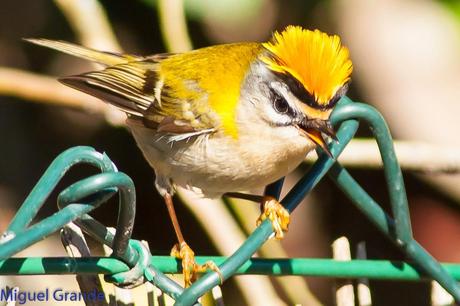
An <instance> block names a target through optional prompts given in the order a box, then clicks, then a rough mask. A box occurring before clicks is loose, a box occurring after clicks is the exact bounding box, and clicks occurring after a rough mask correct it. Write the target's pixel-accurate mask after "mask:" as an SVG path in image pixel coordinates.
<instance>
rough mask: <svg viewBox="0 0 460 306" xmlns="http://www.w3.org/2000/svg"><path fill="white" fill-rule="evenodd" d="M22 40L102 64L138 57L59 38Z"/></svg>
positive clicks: (106, 64)
mask: <svg viewBox="0 0 460 306" xmlns="http://www.w3.org/2000/svg"><path fill="white" fill-rule="evenodd" d="M24 40H25V41H28V42H30V43H33V44H36V45H40V46H44V47H48V48H51V49H55V50H58V51H61V52H64V53H67V54H70V55H73V56H76V57H80V58H83V59H86V60H89V61H92V62H96V63H99V64H102V65H104V66H114V65H118V64H124V63H127V62H130V61H135V60H138V59H139V58H138V57H136V56H134V55H124V54H118V53H112V52H105V51H98V50H94V49H90V48H86V47H82V46H79V45H75V44H72V43H68V42H65V41H61V40H50V39H43V38H38V39H36V38H25V39H24Z"/></svg>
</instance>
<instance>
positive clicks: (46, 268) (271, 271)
mask: <svg viewBox="0 0 460 306" xmlns="http://www.w3.org/2000/svg"><path fill="white" fill-rule="evenodd" d="M196 260H197V263H198V264H204V263H205V262H206V261H209V260H212V261H213V262H215V263H216V264H219V265H220V264H222V263H224V262H225V260H227V257H223V256H197V257H196ZM150 262H155V266H156V267H157V268H158V270H159V271H161V272H162V273H167V274H170V273H171V274H176V273H181V271H180V269H179V266H180V265H178V262H177V260H176V259H175V258H173V257H170V256H151V258H150ZM442 266H443V267H444V269H446V271H448V273H449V274H450V275H451V276H452V277H453V278H455V279H456V280H458V281H460V265H459V264H452V263H443V264H442ZM129 269H130V268H129V266H128V265H126V264H125V263H124V262H123V261H121V260H118V259H116V258H112V257H86V258H69V257H28V258H10V259H5V260H0V275H47V274H76V273H77V274H94V273H97V274H105V275H110V274H115V273H121V272H127V271H129ZM248 274H250V275H275V276H282V275H284V276H288V275H300V276H317V277H333V278H369V279H384V280H401V281H420V280H431V278H430V277H427V276H426V274H425V273H424V272H423V270H422V269H420V268H419V266H418V265H416V264H414V263H408V262H403V261H391V260H351V261H337V260H333V259H323V258H273V259H262V258H251V259H250V260H248V261H247V262H245V263H244V264H243V265H242V266H241V267H239V268H238V269H237V270H236V273H235V275H248Z"/></svg>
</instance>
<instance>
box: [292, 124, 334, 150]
mask: <svg viewBox="0 0 460 306" xmlns="http://www.w3.org/2000/svg"><path fill="white" fill-rule="evenodd" d="M299 127H300V128H301V129H302V131H303V132H304V133H305V134H306V135H307V137H308V138H310V139H311V140H312V141H313V142H314V143H316V144H317V145H318V146H320V147H321V148H322V149H323V151H324V152H326V153H327V155H329V157H331V158H332V157H333V156H332V153H331V151H330V150H329V148H328V146H327V143H326V140H325V139H324V137H323V134H325V135H327V136H329V137H331V138H332V139H334V140H335V141H337V136H336V134H335V131H334V128H333V127H332V125H331V123H330V122H329V120H322V119H306V118H305V119H304V120H303V121H302V122H301V123H300V124H299Z"/></svg>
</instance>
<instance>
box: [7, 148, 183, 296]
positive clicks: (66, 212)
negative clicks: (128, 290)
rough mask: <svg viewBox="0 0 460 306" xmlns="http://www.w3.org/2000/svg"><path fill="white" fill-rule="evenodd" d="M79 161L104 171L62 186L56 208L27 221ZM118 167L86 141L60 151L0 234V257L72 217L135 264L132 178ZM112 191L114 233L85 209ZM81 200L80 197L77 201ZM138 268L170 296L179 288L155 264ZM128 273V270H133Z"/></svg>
mask: <svg viewBox="0 0 460 306" xmlns="http://www.w3.org/2000/svg"><path fill="white" fill-rule="evenodd" d="M78 163H87V164H90V165H93V166H96V167H97V168H99V170H100V171H102V172H103V173H100V174H96V175H93V176H91V177H88V178H85V179H83V180H80V181H78V182H76V183H74V184H72V185H71V186H69V187H67V188H66V189H64V190H63V191H62V192H61V193H60V194H59V196H58V206H59V208H60V210H59V211H58V212H56V213H55V214H53V215H51V216H49V217H47V218H45V219H43V220H40V221H39V222H38V223H36V224H34V225H32V226H30V227H28V226H29V224H30V222H31V221H32V219H33V218H34V217H35V215H36V213H37V212H38V210H39V209H40V208H41V207H42V206H43V205H44V203H45V201H46V199H47V198H48V196H49V195H50V194H51V192H52V190H53V189H54V188H55V187H56V185H57V183H58V182H59V181H60V180H61V179H62V177H63V176H64V175H65V173H66V172H67V171H68V170H69V169H70V168H71V167H72V166H74V165H75V164H78ZM117 171H118V170H117V168H116V166H115V165H114V164H113V163H112V162H111V161H110V159H109V158H108V157H107V156H106V155H105V154H100V153H98V152H96V151H95V150H94V149H93V148H90V147H75V148H71V149H68V150H66V151H64V152H63V153H61V154H60V155H59V156H58V157H56V159H55V160H54V161H53V162H52V163H51V165H50V166H49V167H48V169H47V170H46V171H45V173H44V174H43V176H42V177H41V178H40V180H39V181H38V183H37V185H36V186H35V187H34V188H33V190H32V191H31V193H30V194H29V196H28V197H27V198H26V200H25V201H24V203H23V204H22V206H21V207H20V209H19V210H18V212H17V213H16V215H15V217H14V218H13V221H12V222H11V224H10V226H9V227H8V229H7V231H6V232H5V233H4V234H3V235H2V237H1V238H0V258H8V257H10V256H12V255H13V254H15V253H17V252H19V251H21V250H22V249H24V248H26V247H28V246H30V245H32V244H33V243H35V242H37V241H39V240H41V239H44V238H45V237H47V236H48V235H50V234H51V233H54V232H56V231H58V230H59V229H60V228H62V227H63V226H64V225H65V224H67V223H69V222H71V221H76V223H78V224H79V225H80V226H81V227H82V229H84V230H85V229H86V230H87V233H89V234H90V235H91V236H92V237H94V238H96V239H97V240H98V241H100V242H102V243H105V244H107V245H109V246H110V247H111V248H112V249H114V256H116V257H117V258H120V259H123V260H124V262H125V263H127V264H128V265H130V266H131V267H134V268H135V267H136V264H137V263H138V260H139V259H140V258H139V254H138V252H137V251H136V250H134V249H133V247H131V244H128V242H129V240H130V238H131V233H132V229H133V226H134V217H135V207H136V201H135V188H134V183H133V182H132V180H131V178H129V177H128V176H127V175H126V174H124V173H121V172H117ZM117 192H119V194H120V196H119V210H118V221H117V229H116V233H115V236H114V235H113V234H111V233H109V232H108V230H107V228H106V227H105V226H104V225H102V224H100V223H99V222H97V221H96V220H94V219H93V218H91V217H90V216H89V215H87V213H89V212H90V211H91V210H93V209H94V208H96V207H98V206H99V205H101V204H102V203H104V202H106V201H107V200H108V199H109V198H110V197H111V196H113V195H114V194H115V193H117ZM80 201H84V203H78V202H80ZM134 268H133V269H134ZM144 270H145V272H144ZM142 273H145V274H148V275H150V276H151V275H155V279H154V280H153V283H154V284H155V285H157V287H158V288H160V289H161V290H163V291H164V292H165V293H167V294H170V295H171V296H173V297H175V296H177V295H178V294H180V293H181V292H182V290H183V289H182V287H180V286H179V285H178V284H177V283H175V282H174V281H173V280H170V279H169V278H168V277H166V276H165V275H164V274H163V273H161V271H158V270H157V269H156V268H155V267H148V268H144V269H143V271H142ZM127 275H128V274H127ZM129 275H131V276H132V275H134V273H131V274H129ZM140 276H142V274H141V275H140ZM150 280H152V279H150ZM133 281H134V280H133Z"/></svg>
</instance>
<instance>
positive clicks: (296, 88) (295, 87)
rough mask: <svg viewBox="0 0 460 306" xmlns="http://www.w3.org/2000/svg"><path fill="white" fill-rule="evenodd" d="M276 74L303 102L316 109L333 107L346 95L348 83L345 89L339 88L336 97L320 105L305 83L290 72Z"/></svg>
mask: <svg viewBox="0 0 460 306" xmlns="http://www.w3.org/2000/svg"><path fill="white" fill-rule="evenodd" d="M274 74H275V75H276V76H277V77H278V78H279V79H281V80H282V81H283V83H285V84H286V85H287V86H288V87H289V90H290V91H291V92H292V94H293V95H294V96H295V97H296V98H297V99H299V100H300V101H302V102H303V103H305V104H307V105H308V106H310V107H312V108H315V109H320V110H328V109H331V108H333V107H334V106H335V104H336V103H337V101H338V100H340V98H341V97H342V96H343V95H344V93H345V91H346V85H344V88H345V90H338V91H337V93H336V94H335V95H334V97H333V98H332V99H331V100H330V101H329V103H328V104H326V105H320V104H319V103H318V102H317V101H316V100H315V97H314V96H313V95H312V94H311V93H309V92H308V91H307V90H306V89H305V87H304V86H303V84H302V83H301V82H300V81H299V80H297V79H296V78H295V77H293V76H292V75H291V74H289V73H280V72H274Z"/></svg>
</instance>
